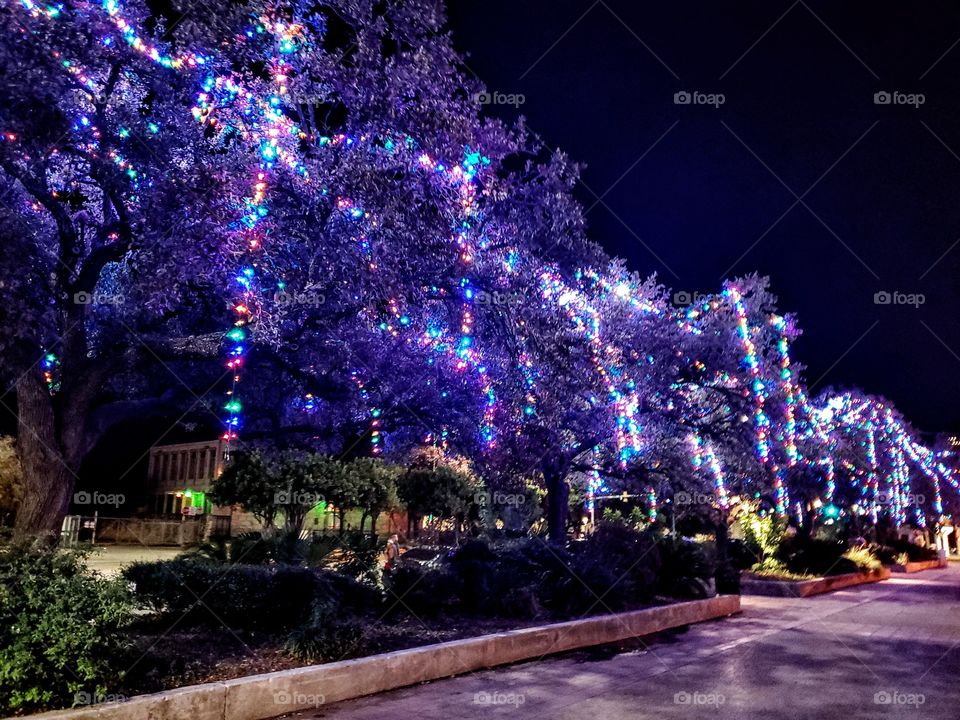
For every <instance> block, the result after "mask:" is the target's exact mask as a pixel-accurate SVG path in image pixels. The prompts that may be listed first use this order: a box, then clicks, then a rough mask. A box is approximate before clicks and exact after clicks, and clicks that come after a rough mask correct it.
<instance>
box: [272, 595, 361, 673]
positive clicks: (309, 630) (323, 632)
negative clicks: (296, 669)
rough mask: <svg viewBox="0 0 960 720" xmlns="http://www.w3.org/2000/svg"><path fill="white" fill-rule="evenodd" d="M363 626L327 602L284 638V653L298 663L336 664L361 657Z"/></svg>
mask: <svg viewBox="0 0 960 720" xmlns="http://www.w3.org/2000/svg"><path fill="white" fill-rule="evenodd" d="M365 645H366V631H365V626H364V625H363V624H362V623H360V622H358V621H357V620H355V619H353V618H349V617H347V618H344V617H343V616H342V615H341V614H340V613H339V612H338V609H337V608H336V607H335V606H333V605H330V604H329V603H320V604H318V605H316V606H314V609H313V612H312V614H311V617H310V621H309V622H308V623H307V624H306V625H304V626H303V627H300V628H297V629H296V630H294V631H293V632H292V633H290V635H289V636H288V637H287V642H286V644H285V645H284V650H286V651H287V652H288V653H289V654H291V655H293V656H294V657H295V658H297V659H298V660H306V661H326V662H336V661H337V660H346V659H348V658H351V657H356V656H358V655H361V654H363V650H364V647H365Z"/></svg>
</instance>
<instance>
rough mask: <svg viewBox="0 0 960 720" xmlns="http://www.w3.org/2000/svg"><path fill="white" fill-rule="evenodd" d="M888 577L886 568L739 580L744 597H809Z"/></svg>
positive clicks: (888, 572) (747, 577)
mask: <svg viewBox="0 0 960 720" xmlns="http://www.w3.org/2000/svg"><path fill="white" fill-rule="evenodd" d="M889 577H890V570H889V569H888V568H881V569H880V570H869V571H867V572H858V573H847V574H844V575H827V576H826V577H820V578H811V579H810V580H767V579H765V578H757V577H750V576H744V577H742V578H741V579H740V592H741V593H742V594H744V595H766V596H768V597H798V598H799V597H810V596H811V595H821V594H823V593H828V592H833V591H834V590H842V589H843V588H847V587H853V586H854V585H863V584H865V583H875V582H880V581H881V580H887V579H888V578H889Z"/></svg>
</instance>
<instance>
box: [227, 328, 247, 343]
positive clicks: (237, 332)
mask: <svg viewBox="0 0 960 720" xmlns="http://www.w3.org/2000/svg"><path fill="white" fill-rule="evenodd" d="M246 336H247V334H246V333H245V332H244V331H243V328H234V329H233V330H231V331H230V332H228V333H227V337H228V338H230V339H231V340H233V341H234V342H240V341H241V340H243V339H244V338H245V337H246Z"/></svg>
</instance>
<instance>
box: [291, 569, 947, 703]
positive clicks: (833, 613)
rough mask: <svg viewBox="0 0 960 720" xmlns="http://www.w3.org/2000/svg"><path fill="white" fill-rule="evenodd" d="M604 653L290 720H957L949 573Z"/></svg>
mask: <svg viewBox="0 0 960 720" xmlns="http://www.w3.org/2000/svg"><path fill="white" fill-rule="evenodd" d="M633 645H634V646H635V647H632V648H631V649H629V650H627V651H625V652H619V653H615V652H613V651H605V650H603V649H598V650H593V651H586V652H584V651H581V652H576V653H570V654H567V655H564V656H559V657H555V658H548V659H546V660H542V661H539V662H530V663H523V664H520V665H515V666H512V667H509V668H504V669H499V670H487V671H482V672H477V673H473V674H471V675H467V676H463V677H459V678H454V679H450V680H442V681H437V682H433V683H428V684H425V685H421V686H418V687H413V688H406V689H403V690H397V691H394V692H390V693H385V694H382V695H377V696H373V697H368V698H363V699H360V700H352V701H348V702H343V703H338V704H333V705H329V706H321V707H320V708H318V709H317V710H316V711H311V712H307V713H301V714H299V715H296V716H295V717H297V718H301V719H302V720H308V719H313V718H331V719H333V720H352V719H356V720H360V719H361V718H362V719H363V720H368V719H369V718H374V717H376V718H391V719H397V720H399V719H406V718H415V719H416V720H453V719H456V718H486V717H491V718H492V717H517V718H544V719H549V720H553V719H554V718H556V719H557V720H568V719H569V720H574V719H577V720H583V719H585V718H586V719H588V720H617V719H619V718H631V719H632V720H633V719H637V718H651V719H652V718H657V720H670V719H672V718H683V719H684V720H691V719H694V718H725V719H729V720H741V719H744V718H750V719H753V718H757V719H758V720H760V719H762V720H768V719H780V718H782V719H783V720H799V719H801V718H810V719H811V720H814V719H815V720H826V719H828V718H842V719H843V720H859V719H860V718H916V719H917V720H921V719H924V718H937V720H954V718H960V684H958V680H960V567H957V566H956V565H951V566H950V567H949V568H946V569H943V570H933V571H927V572H923V573H919V574H916V575H909V576H906V575H904V576H895V577H894V578H893V579H891V580H888V581H886V582H883V583H879V584H875V585H863V586H859V587H856V588H851V589H848V590H841V591H838V592H835V593H832V594H829V595H822V596H818V597H813V598H806V599H790V598H768V597H749V598H748V597H744V598H743V614H742V615H741V616H738V617H735V618H732V619H727V620H721V621H717V622H711V623H705V624H702V625H697V626H693V627H691V628H690V629H689V630H688V631H686V632H680V633H673V634H668V635H666V636H664V637H660V638H658V639H656V640H654V641H651V642H650V644H645V643H644V642H642V641H639V640H638V641H635V642H634V643H633Z"/></svg>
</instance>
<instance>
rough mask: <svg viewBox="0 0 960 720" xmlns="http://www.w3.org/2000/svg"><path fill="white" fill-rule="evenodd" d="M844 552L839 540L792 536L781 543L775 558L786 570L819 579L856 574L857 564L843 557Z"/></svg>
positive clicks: (845, 548) (843, 545)
mask: <svg viewBox="0 0 960 720" xmlns="http://www.w3.org/2000/svg"><path fill="white" fill-rule="evenodd" d="M846 550H847V546H846V543H844V542H842V541H841V540H818V539H810V538H801V537H800V536H794V537H792V538H787V539H785V540H784V541H783V542H782V543H781V545H780V549H779V551H778V552H777V557H778V559H779V560H781V561H782V562H783V563H784V565H786V567H787V569H788V570H790V571H792V572H794V573H799V574H808V575H814V576H818V577H819V576H823V575H843V574H846V573H854V572H858V570H859V568H858V566H857V563H856V562H855V561H854V560H851V559H849V558H846V557H844V556H843V555H844V553H845V552H846Z"/></svg>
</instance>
